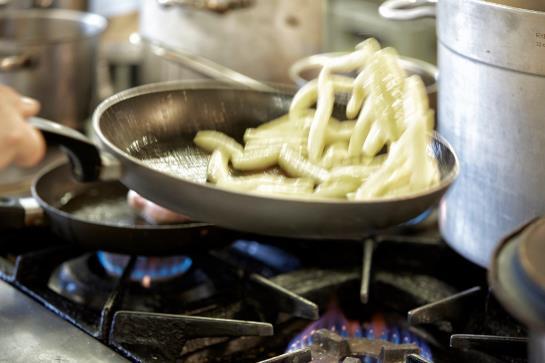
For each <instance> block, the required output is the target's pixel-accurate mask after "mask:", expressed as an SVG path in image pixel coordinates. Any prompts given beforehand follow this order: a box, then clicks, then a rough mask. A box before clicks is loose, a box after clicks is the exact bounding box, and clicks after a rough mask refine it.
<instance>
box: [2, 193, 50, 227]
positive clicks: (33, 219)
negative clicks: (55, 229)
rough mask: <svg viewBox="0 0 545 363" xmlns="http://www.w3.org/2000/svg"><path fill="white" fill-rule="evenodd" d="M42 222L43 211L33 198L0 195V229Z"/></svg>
mask: <svg viewBox="0 0 545 363" xmlns="http://www.w3.org/2000/svg"><path fill="white" fill-rule="evenodd" d="M43 223H44V211H43V209H42V208H41V207H40V205H39V204H38V202H37V201H36V199H34V198H12V197H0V229H18V228H23V227H28V226H39V225H42V224H43Z"/></svg>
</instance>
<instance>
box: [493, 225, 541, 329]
mask: <svg viewBox="0 0 545 363" xmlns="http://www.w3.org/2000/svg"><path fill="white" fill-rule="evenodd" d="M489 282H490V286H491V287H492V289H493V291H494V294H495V295H496V297H497V298H498V300H499V301H500V302H501V303H502V304H503V305H504V306H505V307H506V308H507V310H508V311H509V312H510V313H511V314H513V315H514V316H515V317H517V318H518V319H520V320H521V321H522V322H524V323H525V324H526V325H528V326H529V327H531V328H537V329H542V330H543V329H545V218H541V219H534V220H532V221H531V222H530V223H528V224H526V225H524V226H523V227H521V228H520V229H518V230H517V231H515V232H514V233H513V234H511V235H510V236H508V237H507V238H505V239H504V240H503V241H502V242H501V243H500V245H499V246H498V248H497V249H496V252H495V253H494V258H493V261H492V266H491V268H490V271H489Z"/></svg>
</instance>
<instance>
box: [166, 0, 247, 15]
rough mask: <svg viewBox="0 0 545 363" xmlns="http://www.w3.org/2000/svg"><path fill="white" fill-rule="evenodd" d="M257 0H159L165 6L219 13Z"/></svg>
mask: <svg viewBox="0 0 545 363" xmlns="http://www.w3.org/2000/svg"><path fill="white" fill-rule="evenodd" d="M254 1H255V0H157V3H158V4H159V5H161V6H163V7H170V6H182V7H191V8H194V9H198V10H206V11H210V12H214V13H218V14H223V13H226V12H227V11H230V10H235V9H241V8H246V7H248V6H251V5H253V4H254Z"/></svg>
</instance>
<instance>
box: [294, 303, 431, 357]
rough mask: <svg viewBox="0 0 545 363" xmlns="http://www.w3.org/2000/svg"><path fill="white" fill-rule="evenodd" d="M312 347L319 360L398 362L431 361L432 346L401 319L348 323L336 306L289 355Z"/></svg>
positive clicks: (299, 337)
mask: <svg viewBox="0 0 545 363" xmlns="http://www.w3.org/2000/svg"><path fill="white" fill-rule="evenodd" d="M307 347H310V348H311V357H312V359H313V360H316V361H326V362H327V361H331V362H339V361H341V360H342V361H343V362H344V361H346V359H349V357H354V359H355V361H358V362H361V360H363V361H364V362H369V363H370V362H376V361H377V360H378V361H379V362H381V363H389V362H393V363H397V362H399V360H400V359H404V358H405V357H406V356H408V355H411V354H412V355H415V356H416V357H417V358H418V359H420V361H421V362H428V361H430V362H431V361H432V353H431V349H430V346H429V345H428V343H426V341H425V340H424V339H422V338H420V337H418V336H417V335H416V334H415V333H413V332H411V331H410V330H409V329H408V326H407V323H406V322H405V321H404V320H403V318H402V317H400V316H394V315H384V314H380V313H377V314H374V315H373V317H372V319H371V320H370V321H368V322H365V323H363V324H362V323H360V322H359V321H355V320H348V319H347V318H346V317H345V316H344V314H343V313H342V311H341V310H339V309H338V308H337V307H333V308H331V309H330V310H328V311H327V312H326V313H325V314H324V315H323V316H322V317H321V318H320V320H318V321H315V322H313V323H311V324H310V325H309V326H308V327H306V328H305V329H304V330H303V331H302V332H301V333H299V335H297V336H296V337H295V338H294V339H293V340H292V341H291V342H290V344H289V346H288V351H287V353H294V352H297V351H304V349H305V348H307Z"/></svg>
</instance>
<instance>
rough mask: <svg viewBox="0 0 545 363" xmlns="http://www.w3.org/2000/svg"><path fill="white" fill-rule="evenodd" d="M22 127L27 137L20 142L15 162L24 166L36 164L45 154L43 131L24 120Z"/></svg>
mask: <svg viewBox="0 0 545 363" xmlns="http://www.w3.org/2000/svg"><path fill="white" fill-rule="evenodd" d="M21 128H22V129H23V130H24V131H23V132H24V134H25V137H23V138H22V140H21V142H20V143H19V146H18V149H17V150H18V152H17V154H16V156H15V158H14V163H15V165H19V166H24V167H28V166H32V165H36V164H37V163H38V162H40V160H42V158H43V157H44V155H45V149H46V146H45V140H44V138H43V136H42V134H41V132H39V131H38V130H36V129H35V128H34V127H32V126H30V125H29V124H28V123H26V122H24V121H23V122H22V125H21Z"/></svg>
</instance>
